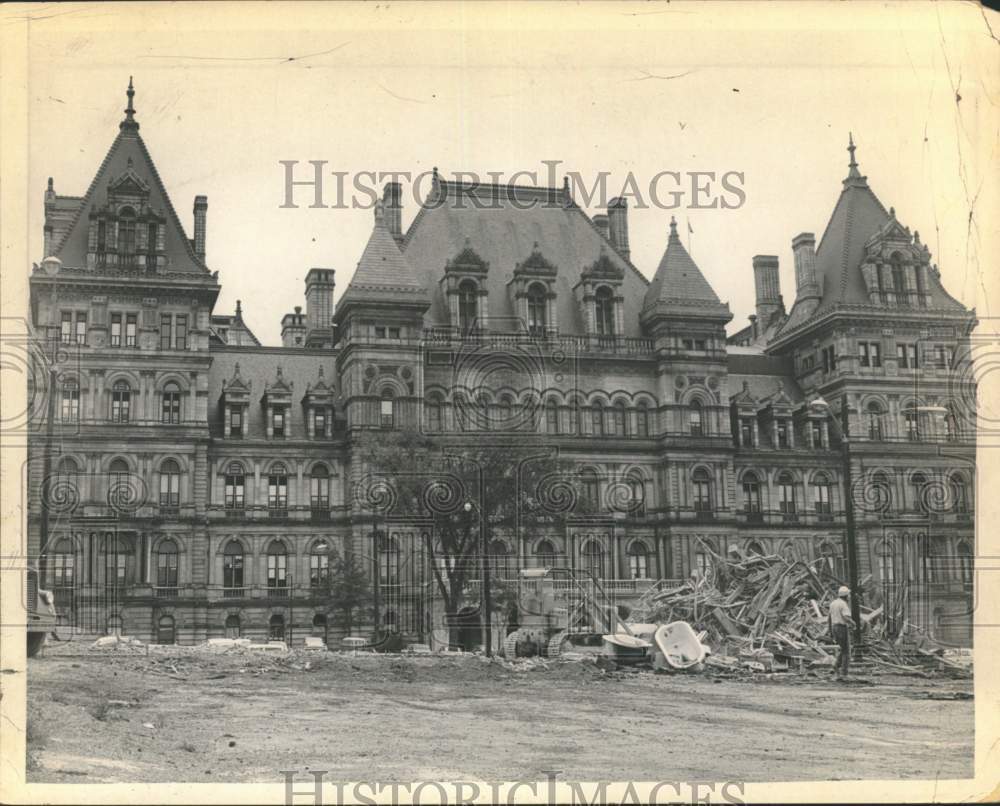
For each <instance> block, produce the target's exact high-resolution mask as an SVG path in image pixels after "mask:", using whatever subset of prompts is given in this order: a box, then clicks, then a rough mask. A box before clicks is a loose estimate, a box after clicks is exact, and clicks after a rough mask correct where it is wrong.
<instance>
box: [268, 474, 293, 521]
mask: <svg viewBox="0 0 1000 806" xmlns="http://www.w3.org/2000/svg"><path fill="white" fill-rule="evenodd" d="M267 508H268V510H269V511H270V513H271V516H272V517H280V516H281V514H282V513H286V514H287V512H288V471H287V470H286V469H285V466H284V465H283V464H282V463H281V462H275V463H274V464H273V465H271V472H270V473H268V474H267Z"/></svg>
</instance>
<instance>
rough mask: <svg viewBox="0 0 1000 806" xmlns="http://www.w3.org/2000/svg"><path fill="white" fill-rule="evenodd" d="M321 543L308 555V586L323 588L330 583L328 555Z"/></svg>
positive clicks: (323, 544)
mask: <svg viewBox="0 0 1000 806" xmlns="http://www.w3.org/2000/svg"><path fill="white" fill-rule="evenodd" d="M325 549H326V544H325V543H324V542H323V541H320V542H319V543H317V544H316V545H315V546H314V547H313V550H312V552H311V553H310V555H309V586H310V587H312V588H325V587H326V586H327V585H328V584H329V582H330V554H329V552H328V551H326V550H325Z"/></svg>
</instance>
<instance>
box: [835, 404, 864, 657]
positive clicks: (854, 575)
mask: <svg viewBox="0 0 1000 806" xmlns="http://www.w3.org/2000/svg"><path fill="white" fill-rule="evenodd" d="M840 411H841V417H842V419H843V424H842V425H841V440H840V444H841V455H842V456H843V460H844V468H843V473H844V490H845V496H844V510H845V514H846V516H847V574H848V579H849V581H850V585H851V618H852V619H854V652H855V655H856V657H860V656H861V601H860V599H861V592H860V591H859V590H858V537H857V526H856V524H855V522H854V485H853V483H852V481H851V439H850V429H851V425H850V410H849V408H848V403H847V392H844V396H843V398H842V402H841V404H840Z"/></svg>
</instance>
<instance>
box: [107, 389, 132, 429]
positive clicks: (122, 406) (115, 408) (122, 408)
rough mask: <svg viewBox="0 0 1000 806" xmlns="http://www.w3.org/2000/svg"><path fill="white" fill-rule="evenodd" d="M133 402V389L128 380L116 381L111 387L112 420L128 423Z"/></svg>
mask: <svg viewBox="0 0 1000 806" xmlns="http://www.w3.org/2000/svg"><path fill="white" fill-rule="evenodd" d="M131 404H132V389H131V387H130V386H129V385H128V382H127V381H115V384H114V386H112V387H111V422H113V423H127V422H128V421H129V408H130V407H131Z"/></svg>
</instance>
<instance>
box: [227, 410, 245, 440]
mask: <svg viewBox="0 0 1000 806" xmlns="http://www.w3.org/2000/svg"><path fill="white" fill-rule="evenodd" d="M229 436H231V437H242V436H243V409H242V408H240V407H239V406H234V407H233V409H232V411H231V412H230V415H229Z"/></svg>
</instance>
